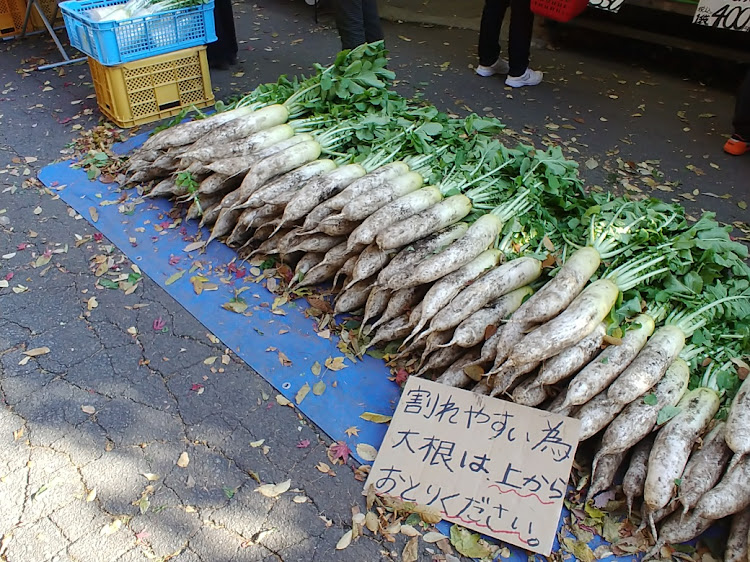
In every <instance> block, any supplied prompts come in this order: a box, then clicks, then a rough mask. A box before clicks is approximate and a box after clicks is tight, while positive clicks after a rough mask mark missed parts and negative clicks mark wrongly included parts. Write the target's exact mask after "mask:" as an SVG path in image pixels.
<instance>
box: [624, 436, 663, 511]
mask: <svg viewBox="0 0 750 562" xmlns="http://www.w3.org/2000/svg"><path fill="white" fill-rule="evenodd" d="M655 437H656V436H655V435H651V436H649V437H646V438H645V439H643V440H641V441H640V442H638V444H636V446H635V447H633V452H632V454H631V455H630V464H629V465H628V469H627V471H626V472H625V476H623V478H622V493H623V494H625V502H626V503H627V506H628V514H630V513H631V511H632V510H633V503H634V502H635V500H636V499H638V498H642V497H643V488H644V487H645V485H646V474H647V472H648V456H649V454H651V447H652V446H653V444H654V438H655Z"/></svg>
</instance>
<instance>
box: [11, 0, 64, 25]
mask: <svg viewBox="0 0 750 562" xmlns="http://www.w3.org/2000/svg"><path fill="white" fill-rule="evenodd" d="M2 1H3V0H0V2H2ZM39 4H41V6H42V12H44V15H45V16H46V17H47V20H48V21H49V22H50V24H52V27H59V26H61V25H63V17H62V11H61V10H60V9H59V8H58V7H57V4H58V0H39ZM53 17H55V19H54V20H53V19H52V18H53ZM31 24H32V25H33V26H34V29H36V30H45V29H47V28H46V27H44V22H43V21H42V18H40V17H39V13H38V12H37V11H36V8H32V9H31Z"/></svg>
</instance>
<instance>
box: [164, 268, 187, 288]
mask: <svg viewBox="0 0 750 562" xmlns="http://www.w3.org/2000/svg"><path fill="white" fill-rule="evenodd" d="M183 275H185V270H184V269H183V270H182V271H178V272H176V273H173V274H172V275H170V276H169V278H168V279H167V280H166V281H165V282H164V284H165V285H171V284H172V283H174V282H175V281H177V280H178V279H179V278H180V277H182V276H183Z"/></svg>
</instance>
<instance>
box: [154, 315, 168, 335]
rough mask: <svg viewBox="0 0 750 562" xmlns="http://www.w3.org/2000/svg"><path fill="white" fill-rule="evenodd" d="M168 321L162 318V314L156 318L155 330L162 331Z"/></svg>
mask: <svg viewBox="0 0 750 562" xmlns="http://www.w3.org/2000/svg"><path fill="white" fill-rule="evenodd" d="M166 325H167V323H166V322H165V321H164V320H163V319H162V317H161V316H159V318H157V319H156V320H154V330H155V331H157V332H160V331H162V330H163V329H164V326H166Z"/></svg>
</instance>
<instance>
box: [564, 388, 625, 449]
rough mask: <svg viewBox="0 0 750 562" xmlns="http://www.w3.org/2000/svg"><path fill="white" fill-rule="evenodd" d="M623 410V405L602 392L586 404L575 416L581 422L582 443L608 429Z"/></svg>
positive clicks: (580, 437) (579, 437) (580, 434)
mask: <svg viewBox="0 0 750 562" xmlns="http://www.w3.org/2000/svg"><path fill="white" fill-rule="evenodd" d="M621 410H622V404H618V403H617V402H612V401H611V400H610V399H609V398H608V397H607V393H606V392H601V393H599V394H597V395H596V396H594V397H593V398H592V399H591V400H590V401H588V402H586V403H585V404H584V405H583V406H581V409H580V410H578V412H576V415H575V416H574V417H575V418H576V419H579V420H581V432H580V433H579V435H578V439H579V440H580V441H586V439H590V438H591V437H593V436H594V435H596V434H597V433H599V432H600V431H601V430H602V429H604V428H605V427H607V424H609V423H610V422H611V421H612V420H613V419H615V416H617V414H619V413H620V411H621Z"/></svg>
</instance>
